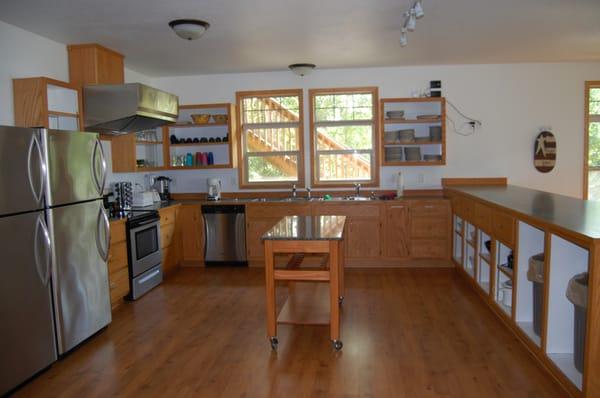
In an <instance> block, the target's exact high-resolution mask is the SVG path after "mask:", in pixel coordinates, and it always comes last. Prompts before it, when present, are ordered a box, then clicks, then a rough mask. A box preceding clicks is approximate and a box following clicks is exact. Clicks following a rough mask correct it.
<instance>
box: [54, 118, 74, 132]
mask: <svg viewBox="0 0 600 398" xmlns="http://www.w3.org/2000/svg"><path fill="white" fill-rule="evenodd" d="M48 126H49V127H50V128H51V129H53V130H67V131H79V119H78V118H77V117H76V116H66V115H49V116H48Z"/></svg>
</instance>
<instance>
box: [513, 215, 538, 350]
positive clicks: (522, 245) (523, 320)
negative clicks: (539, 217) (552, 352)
mask: <svg viewBox="0 0 600 398" xmlns="http://www.w3.org/2000/svg"><path fill="white" fill-rule="evenodd" d="M518 228H519V246H518V247H519V250H518V253H517V264H518V267H517V270H516V271H517V291H516V306H517V307H516V310H515V311H516V313H515V317H516V321H517V325H519V327H520V328H521V330H523V331H524V332H525V333H526V334H527V335H528V336H529V337H530V339H531V340H532V341H533V342H534V343H535V344H537V345H538V346H540V345H541V338H540V336H538V335H537V334H536V333H535V332H534V330H533V310H534V306H533V282H531V281H529V280H528V279H527V271H528V269H529V258H530V257H531V256H533V255H536V254H540V253H544V231H542V230H540V229H538V228H535V227H533V226H531V225H529V224H527V223H524V222H523V221H519V224H518Z"/></svg>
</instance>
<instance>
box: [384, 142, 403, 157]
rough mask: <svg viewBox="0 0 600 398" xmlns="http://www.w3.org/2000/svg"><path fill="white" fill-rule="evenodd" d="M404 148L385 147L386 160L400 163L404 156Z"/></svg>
mask: <svg viewBox="0 0 600 398" xmlns="http://www.w3.org/2000/svg"><path fill="white" fill-rule="evenodd" d="M402 154H403V148H402V147H401V146H391V147H385V160H387V161H400V160H402V158H403V156H402Z"/></svg>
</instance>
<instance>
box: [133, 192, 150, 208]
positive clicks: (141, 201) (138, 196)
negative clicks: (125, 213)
mask: <svg viewBox="0 0 600 398" xmlns="http://www.w3.org/2000/svg"><path fill="white" fill-rule="evenodd" d="M152 204H154V193H153V192H152V191H143V192H135V193H134V194H133V206H135V207H146V206H152Z"/></svg>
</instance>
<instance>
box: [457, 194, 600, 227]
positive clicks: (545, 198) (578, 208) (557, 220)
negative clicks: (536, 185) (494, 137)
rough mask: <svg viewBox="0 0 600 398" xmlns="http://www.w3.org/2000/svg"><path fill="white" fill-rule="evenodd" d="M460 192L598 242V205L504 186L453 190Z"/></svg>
mask: <svg viewBox="0 0 600 398" xmlns="http://www.w3.org/2000/svg"><path fill="white" fill-rule="evenodd" d="M446 189H447V190H449V191H452V190H454V191H457V192H462V193H465V194H468V195H471V196H474V197H476V198H479V199H483V200H485V201H486V202H490V203H493V204H495V205H498V206H502V207H505V208H508V209H511V210H514V211H516V212H519V213H521V214H524V215H526V216H529V217H533V218H535V219H538V220H540V221H543V222H546V223H549V224H553V225H555V226H558V227H560V228H563V229H565V230H569V231H573V232H576V233H578V234H580V235H583V236H585V237H588V238H592V239H600V202H595V201H588V200H582V199H576V198H572V197H569V196H565V195H558V194H553V193H549V192H543V191H537V190H535V189H529V188H523V187H518V186H515V185H507V186H453V187H447V188H446Z"/></svg>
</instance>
